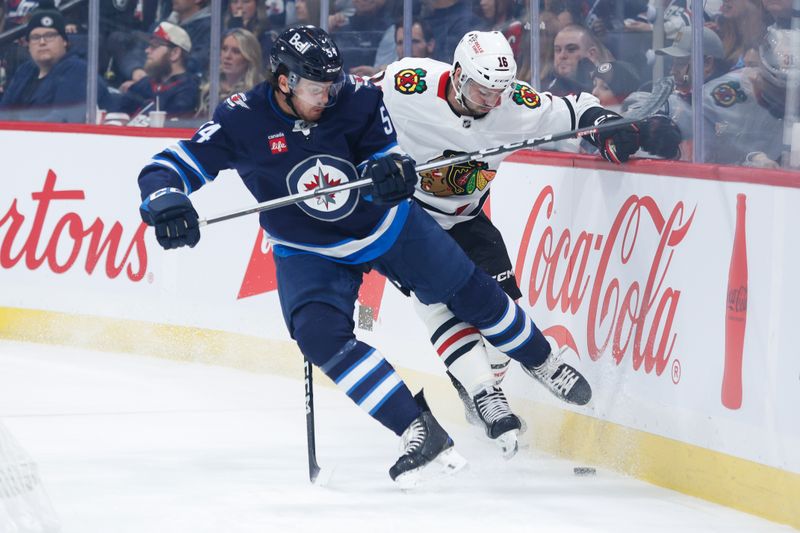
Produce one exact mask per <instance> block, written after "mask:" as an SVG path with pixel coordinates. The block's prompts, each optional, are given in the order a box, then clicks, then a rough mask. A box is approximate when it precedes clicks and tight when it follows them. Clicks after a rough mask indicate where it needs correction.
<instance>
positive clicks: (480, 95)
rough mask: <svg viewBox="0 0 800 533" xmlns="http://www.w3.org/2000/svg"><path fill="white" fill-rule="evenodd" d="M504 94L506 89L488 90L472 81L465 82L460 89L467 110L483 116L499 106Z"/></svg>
mask: <svg viewBox="0 0 800 533" xmlns="http://www.w3.org/2000/svg"><path fill="white" fill-rule="evenodd" d="M505 93H506V89H489V88H488V87H484V86H483V85H481V84H479V83H477V82H475V81H474V80H467V81H465V82H464V87H462V88H461V94H462V95H463V96H464V103H465V104H466V107H467V109H468V110H469V111H471V112H473V113H474V114H476V115H485V114H486V113H488V112H489V111H491V110H492V109H494V108H496V107H497V106H499V105H500V104H501V103H502V101H503V94H505Z"/></svg>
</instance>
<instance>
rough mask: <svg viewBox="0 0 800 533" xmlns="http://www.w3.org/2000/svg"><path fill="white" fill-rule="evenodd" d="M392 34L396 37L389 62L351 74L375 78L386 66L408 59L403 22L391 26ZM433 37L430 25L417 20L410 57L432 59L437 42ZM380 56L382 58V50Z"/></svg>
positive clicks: (355, 68) (354, 71)
mask: <svg viewBox="0 0 800 533" xmlns="http://www.w3.org/2000/svg"><path fill="white" fill-rule="evenodd" d="M390 29H392V34H393V36H394V40H393V45H394V46H393V47H392V53H391V54H390V55H389V56H388V57H389V58H390V59H389V61H387V62H385V63H383V64H381V65H375V66H368V65H362V66H359V67H353V68H351V69H350V73H351V74H355V75H357V76H374V75H375V74H377V73H378V72H380V71H382V70H384V69H385V68H386V65H388V64H389V63H391V62H394V61H397V60H398V59H402V58H404V57H406V56H405V55H404V54H403V44H404V42H405V41H404V32H403V21H402V19H401V20H398V21H397V23H396V24H393V25H392V26H391V28H390ZM430 35H431V29H430V27H429V26H428V23H427V22H426V21H424V20H418V19H415V20H414V22H413V23H412V24H411V56H410V57H431V56H432V54H433V51H434V50H436V41H435V40H434V39H433V37H431V36H430ZM378 55H379V56H381V55H383V54H381V52H380V49H379V51H378Z"/></svg>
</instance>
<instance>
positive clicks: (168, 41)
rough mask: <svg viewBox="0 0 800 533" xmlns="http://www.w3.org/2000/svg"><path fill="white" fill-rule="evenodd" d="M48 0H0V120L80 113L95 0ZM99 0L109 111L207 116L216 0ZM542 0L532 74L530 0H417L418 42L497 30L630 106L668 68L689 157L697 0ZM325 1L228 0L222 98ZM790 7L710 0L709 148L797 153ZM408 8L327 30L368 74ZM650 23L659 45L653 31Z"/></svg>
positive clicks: (448, 42) (525, 60)
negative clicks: (788, 119)
mask: <svg viewBox="0 0 800 533" xmlns="http://www.w3.org/2000/svg"><path fill="white" fill-rule="evenodd" d="M52 1H53V0H0V97H1V99H0V119H2V120H46V121H59V122H83V121H84V120H85V115H86V114H85V99H86V75H87V74H86V59H87V55H88V54H87V52H88V45H87V27H86V21H87V20H88V0H71V1H69V0H61V3H60V5H58V6H56V5H53V4H52V3H49V2H52ZM527 1H528V2H529V1H530V0H527ZM100 7H101V10H100V16H101V24H100V46H99V51H100V53H99V64H98V68H99V73H100V76H99V79H98V80H97V86H98V100H97V101H98V107H99V108H101V109H102V110H103V111H104V116H103V117H102V119H103V120H105V121H106V123H114V124H133V125H136V124H139V125H147V117H148V114H149V112H150V111H164V112H166V113H167V116H168V118H169V119H172V120H178V121H179V123H180V124H181V125H184V123H188V124H191V123H196V124H199V123H202V122H203V121H205V120H207V119H208V117H209V116H210V113H211V112H212V111H213V108H214V107H215V106H216V103H217V102H211V101H210V87H211V83H210V80H209V60H210V50H211V49H212V48H216V47H211V43H210V40H211V8H210V1H209V0H100ZM538 8H539V21H540V23H539V28H538V36H539V48H538V58H537V59H538V61H537V63H538V79H535V80H534V79H532V78H533V75H534V71H533V70H534V69H533V63H534V62H533V61H532V60H531V59H532V58H531V53H530V50H531V31H530V30H531V28H530V22H529V21H530V5H529V4H528V3H526V0H421V1H420V0H414V1H413V3H412V13H413V15H412V18H413V24H412V28H411V32H410V33H411V40H412V42H411V46H410V49H411V55H412V56H414V57H430V58H433V59H437V60H441V61H445V62H450V61H452V54H453V50H454V49H455V47H456V44H457V43H458V41H459V40H460V39H461V37H462V36H463V35H464V34H465V33H466V32H467V31H469V30H474V29H478V30H497V31H500V32H502V33H503V34H504V35H505V36H506V38H507V39H508V41H509V43H510V44H511V46H512V49H513V50H514V53H515V55H516V59H517V64H518V78H519V79H520V80H523V81H528V82H531V83H532V84H533V85H534V86H535V87H537V88H538V89H540V90H546V91H550V92H551V93H553V94H554V95H566V94H573V93H578V92H581V91H583V92H591V93H593V94H594V95H595V96H596V97H597V98H599V99H600V101H601V103H602V104H603V105H605V106H607V107H611V108H615V109H620V110H623V111H624V110H625V109H627V108H629V107H630V106H632V105H636V102H637V99H638V100H641V98H642V94H643V92H645V93H646V91H647V90H648V87H649V86H650V84H651V83H652V80H653V79H654V78H656V77H658V75H657V73H661V72H663V74H664V75H670V74H671V75H672V76H674V78H675V82H676V90H675V94H674V95H672V96H671V97H670V99H669V102H668V104H667V106H665V109H664V110H663V113H664V114H665V115H667V116H669V117H670V119H672V120H673V121H675V123H676V124H677V125H678V127H679V128H680V130H681V134H682V138H683V143H682V151H681V156H680V157H681V158H682V159H691V158H692V151H693V142H692V141H693V139H692V83H691V74H692V65H691V50H692V31H691V21H692V16H691V13H690V11H689V5H688V2H687V0H649V1H648V0H539V4H538ZM321 11H322V10H321V6H320V0H223V2H222V13H221V15H222V17H221V18H222V31H221V34H222V40H221V43H220V46H219V51H220V52H219V53H220V69H219V98H220V100H224V99H226V98H228V97H230V96H231V95H233V94H235V93H237V92H240V91H244V90H247V89H249V88H250V87H252V86H254V85H255V84H257V83H259V82H260V81H262V80H263V79H264V73H265V70H266V69H267V68H268V61H269V52H270V49H271V45H272V42H273V40H274V38H275V37H276V35H277V34H278V33H279V32H280V31H281V30H282V29H283V28H285V27H287V26H289V25H293V24H301V23H313V24H318V21H319V20H320V16H321ZM791 13H792V10H791V0H716V1H715V0H707V1H706V2H705V12H704V13H703V20H704V28H703V35H702V40H703V56H704V57H703V68H702V72H703V77H704V79H703V82H704V90H703V92H704V94H703V102H704V105H703V118H704V121H705V124H706V128H705V130H706V133H705V135H704V139H705V143H704V144H705V158H704V159H705V160H706V161H713V162H720V163H732V164H752V165H758V166H767V167H770V166H779V165H783V166H787V165H786V164H787V161H786V157H787V155H786V154H785V153H782V152H781V150H782V147H783V137H782V135H783V131H782V130H783V119H784V114H785V112H786V98H787V85H789V84H788V83H787V80H788V74H787V72H788V71H790V70H791V69H792V68H797V66H798V65H797V58H798V56H799V55H800V51H797V50H792V48H791V44H790V41H791V40H792V38H791V30H790V29H789V28H790V27H791ZM402 15H403V1H402V0H331V3H330V14H329V16H328V19H327V26H328V30H329V31H330V33H331V34H332V35H333V36H334V39H335V40H336V42H337V44H338V45H339V47H340V49H341V51H342V53H343V56H344V60H345V66H346V68H347V69H348V71H349V72H350V73H352V74H356V75H360V76H370V75H373V74H376V73H378V72H379V71H381V70H382V69H383V67H384V66H385V65H387V64H389V63H391V62H392V61H395V60H397V59H399V58H401V57H402V56H403V51H404V46H403V45H404V35H405V33H406V32H404V29H403V26H402V24H403V23H402V20H403V17H402ZM661 20H663V22H658V21H661ZM656 35H658V36H661V35H663V45H662V46H654V44H653V43H654V42H655V40H654V36H656ZM660 38H661V37H659V39H660ZM795 104H796V102H795ZM794 113H795V114H796V113H797V111H795V112H794ZM798 137H800V134H798ZM798 142H800V141H798ZM795 150H800V147H796V148H795Z"/></svg>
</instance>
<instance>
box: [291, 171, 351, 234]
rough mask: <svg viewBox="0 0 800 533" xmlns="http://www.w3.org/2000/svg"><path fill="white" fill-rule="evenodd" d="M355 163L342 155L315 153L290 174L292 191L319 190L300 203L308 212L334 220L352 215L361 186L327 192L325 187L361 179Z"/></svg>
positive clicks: (313, 215)
mask: <svg viewBox="0 0 800 533" xmlns="http://www.w3.org/2000/svg"><path fill="white" fill-rule="evenodd" d="M357 176H358V175H357V173H356V169H355V167H353V165H352V163H350V162H349V161H346V160H344V159H340V158H338V157H333V156H328V155H319V156H312V157H309V158H308V159H306V160H305V161H303V162H301V163H299V164H297V166H295V167H294V168H293V169H292V170H291V171H290V172H289V174H288V176H287V177H286V185H287V186H288V188H289V192H290V193H292V194H294V193H308V192H312V191H315V192H319V194H318V195H316V196H315V197H314V198H310V199H308V200H305V201H304V202H301V203H299V204H297V206H298V207H300V209H302V210H303V211H305V213H306V214H307V215H309V216H311V217H313V218H316V219H318V220H325V221H328V222H333V221H336V220H341V219H342V218H344V217H346V216H348V215H349V214H350V213H352V212H353V209H355V207H356V204H357V203H358V199H359V196H360V193H359V192H358V190H357V189H351V190H349V191H339V192H333V193H326V192H325V189H329V188H331V187H335V186H336V185H341V184H344V183H347V182H350V181H353V180H355V179H357Z"/></svg>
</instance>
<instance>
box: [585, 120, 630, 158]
mask: <svg viewBox="0 0 800 533" xmlns="http://www.w3.org/2000/svg"><path fill="white" fill-rule="evenodd" d="M621 118H622V117H621V116H620V115H618V114H616V113H614V112H613V111H608V110H605V112H604V113H603V114H602V115H600V116H599V117H597V118H596V119H595V121H594V125H595V126H599V125H601V124H610V123H612V122H613V121H615V120H619V119H621ZM591 138H592V141H593V142H594V145H595V146H597V148H598V149H599V150H600V155H602V156H603V157H604V158H605V159H606V161H611V162H612V163H624V162H626V161H627V160H628V159H630V156H631V155H633V154H635V153H636V151H637V150H638V149H639V127H638V126H636V125H635V124H629V125H627V126H622V127H620V128H617V129H609V130H606V131H601V132H598V133H595V134H594V135H592V136H591Z"/></svg>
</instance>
